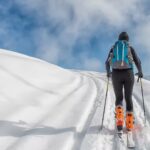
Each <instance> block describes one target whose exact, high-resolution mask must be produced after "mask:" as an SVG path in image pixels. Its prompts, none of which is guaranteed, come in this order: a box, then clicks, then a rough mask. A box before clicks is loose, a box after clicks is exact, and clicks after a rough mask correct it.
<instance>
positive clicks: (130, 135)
mask: <svg viewBox="0 0 150 150" xmlns="http://www.w3.org/2000/svg"><path fill="white" fill-rule="evenodd" d="M127 147H128V148H129V149H134V148H135V142H134V139H133V133H132V131H128V132H127Z"/></svg>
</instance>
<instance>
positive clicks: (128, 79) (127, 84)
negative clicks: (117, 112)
mask: <svg viewBox="0 0 150 150" xmlns="http://www.w3.org/2000/svg"><path fill="white" fill-rule="evenodd" d="M133 85H134V74H133V71H132V70H127V71H126V74H125V81H124V92H125V100H126V111H127V112H133V102H132V93H133Z"/></svg>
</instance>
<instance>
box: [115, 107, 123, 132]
mask: <svg viewBox="0 0 150 150" xmlns="http://www.w3.org/2000/svg"><path fill="white" fill-rule="evenodd" d="M123 125H124V111H123V107H122V106H120V105H119V106H116V126H117V129H118V131H121V130H122V129H123Z"/></svg>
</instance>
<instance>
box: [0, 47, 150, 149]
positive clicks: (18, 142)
mask: <svg viewBox="0 0 150 150" xmlns="http://www.w3.org/2000/svg"><path fill="white" fill-rule="evenodd" d="M149 87H150V81H146V80H144V93H145V101H146V113H147V117H148V119H149V118H150V110H149V106H150V104H149V103H150V102H149V101H148V97H149ZM105 89H106V78H105V74H102V73H96V72H85V71H73V70H66V69H62V68H60V67H58V66H55V65H52V64H49V63H47V62H44V61H42V60H39V59H35V58H32V57H28V56H25V55H21V54H18V53H15V52H10V51H6V50H2V49H1V50H0V150H80V149H81V150H95V149H98V150H105V149H107V150H111V149H112V150H115V149H116V147H117V143H116V142H115V137H114V133H115V126H114V99H115V98H114V93H113V88H112V84H111V83H110V86H109V93H108V99H107V106H106V110H107V111H106V114H105V120H104V126H105V127H104V130H103V131H102V132H99V127H100V126H101V117H102V112H103V105H104V97H105ZM133 100H134V105H135V107H134V108H135V109H134V110H135V119H136V130H135V137H136V143H137V145H138V150H139V149H141V147H142V150H149V149H150V146H149V145H150V136H149V135H150V134H149V133H150V130H149V120H148V122H147V127H144V128H142V127H143V112H142V100H141V95H140V86H139V84H137V83H136V84H135V88H134V95H133ZM137 131H138V132H137ZM145 131H146V132H145ZM139 142H140V143H141V144H140V143H139Z"/></svg>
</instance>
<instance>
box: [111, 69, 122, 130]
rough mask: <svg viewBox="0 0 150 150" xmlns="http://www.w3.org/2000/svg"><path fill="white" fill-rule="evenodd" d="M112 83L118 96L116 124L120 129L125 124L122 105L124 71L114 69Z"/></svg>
mask: <svg viewBox="0 0 150 150" xmlns="http://www.w3.org/2000/svg"><path fill="white" fill-rule="evenodd" d="M112 83H113V88H114V92H115V96H116V102H115V105H116V108H115V113H116V126H117V129H118V131H120V130H122V128H123V124H124V110H123V107H122V102H123V82H122V73H121V72H120V71H113V73H112Z"/></svg>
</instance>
